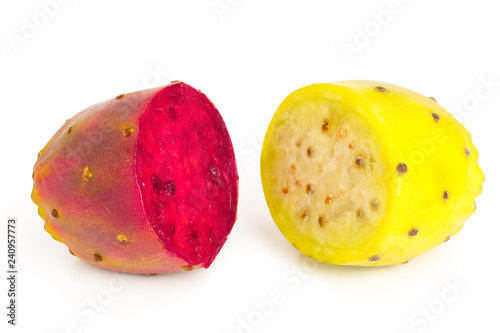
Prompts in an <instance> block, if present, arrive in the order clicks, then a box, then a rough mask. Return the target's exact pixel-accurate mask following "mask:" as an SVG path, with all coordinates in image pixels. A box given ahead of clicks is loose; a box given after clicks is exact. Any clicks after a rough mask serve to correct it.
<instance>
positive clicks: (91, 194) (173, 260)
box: [32, 81, 238, 274]
mask: <svg viewBox="0 0 500 333" xmlns="http://www.w3.org/2000/svg"><path fill="white" fill-rule="evenodd" d="M174 90H176V91H180V94H181V95H182V94H184V93H191V94H193V93H194V94H199V97H198V99H199V100H200V101H201V102H200V103H205V105H206V106H207V107H208V108H213V110H215V111H214V114H213V117H214V119H216V120H217V121H218V126H219V127H220V131H221V136H223V137H224V139H225V140H226V141H225V143H224V144H225V149H226V150H227V153H228V156H230V158H229V160H228V161H227V170H228V171H227V172H228V173H229V174H230V176H231V177H232V178H231V182H230V186H229V188H228V189H227V192H228V196H229V197H230V199H229V200H230V209H229V212H227V213H228V214H229V215H230V216H229V217H228V218H229V220H230V222H229V225H228V226H227V228H228V231H227V234H228V233H229V231H230V230H231V228H232V226H233V224H234V222H235V220H236V206H237V197H238V193H237V192H238V189H237V187H238V184H237V183H238V176H237V170H236V162H235V159H234V152H233V150H232V145H231V140H230V138H229V134H228V133H227V130H226V128H225V125H224V122H223V120H222V118H221V117H220V115H219V114H218V112H217V110H216V109H215V107H214V106H213V104H212V103H211V102H210V101H209V100H208V99H207V98H206V96H205V95H203V94H202V93H200V92H199V91H198V92H196V90H195V89H194V88H192V87H190V86H188V85H187V84H185V83H182V82H178V81H174V82H172V83H171V84H169V85H167V86H164V87H158V88H152V89H148V90H143V91H137V92H133V93H130V94H122V95H119V96H117V97H116V98H113V99H110V100H107V101H104V102H102V103H99V104H96V105H93V106H91V107H89V108H87V109H85V110H83V111H81V112H80V113H78V114H77V115H75V116H74V117H73V118H71V119H68V120H67V121H66V123H65V124H64V125H63V126H62V127H61V128H60V129H59V130H58V131H57V133H56V134H55V135H54V136H53V137H52V138H51V139H50V141H49V142H48V143H47V145H46V146H45V147H44V148H43V149H42V150H41V151H40V153H39V157H38V160H37V161H36V164H35V166H34V173H33V179H34V186H33V191H32V200H33V202H34V203H35V204H36V205H38V206H39V208H38V212H39V215H40V216H41V217H42V218H43V219H44V220H45V226H44V228H45V230H46V231H47V232H48V233H49V234H51V235H52V237H53V238H54V239H56V240H58V241H60V242H63V243H64V244H66V245H67V246H68V248H69V249H70V252H71V253H72V254H74V255H75V256H77V257H80V258H82V259H84V260H86V261H88V262H90V263H93V264H96V265H99V266H101V267H104V268H108V269H112V270H118V271H124V272H131V273H145V274H154V273H164V272H172V271H180V270H184V271H186V270H192V269H193V268H200V267H208V266H209V265H210V264H211V262H201V263H197V264H192V263H190V262H187V261H186V260H184V259H182V258H181V257H180V256H179V255H176V254H175V253H172V252H169V251H167V250H166V249H165V246H164V244H163V243H162V242H161V241H160V240H159V238H158V236H157V234H156V233H155V231H154V230H153V229H152V227H151V224H150V223H151V221H149V220H148V217H147V215H146V213H145V209H144V205H143V198H142V196H141V192H140V190H139V184H138V179H137V175H136V172H135V166H136V157H137V156H136V155H137V151H136V147H137V142H138V137H139V134H140V133H141V128H140V123H139V119H140V117H141V115H142V114H143V113H144V112H145V110H147V109H148V105H149V104H150V103H152V102H151V101H152V100H153V99H154V98H155V97H156V96H160V94H173V92H172V91H174ZM198 149H203V147H199V148H198ZM224 242H225V239H224V240H223V241H222V242H221V244H218V245H219V247H218V248H217V249H216V252H215V253H214V256H215V255H216V254H217V252H218V251H219V250H220V248H221V247H222V245H223V244H224ZM212 260H213V258H212Z"/></svg>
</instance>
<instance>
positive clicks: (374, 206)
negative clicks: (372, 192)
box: [370, 199, 378, 211]
mask: <svg viewBox="0 0 500 333" xmlns="http://www.w3.org/2000/svg"><path fill="white" fill-rule="evenodd" d="M370 209H371V210H372V211H376V210H377V209H378V203H377V201H375V199H373V200H372V201H370Z"/></svg>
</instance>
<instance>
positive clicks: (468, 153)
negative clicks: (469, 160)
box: [465, 148, 470, 157]
mask: <svg viewBox="0 0 500 333" xmlns="http://www.w3.org/2000/svg"><path fill="white" fill-rule="evenodd" d="M469 155H470V151H469V149H467V148H465V157H469Z"/></svg>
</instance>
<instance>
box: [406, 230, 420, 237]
mask: <svg viewBox="0 0 500 333" xmlns="http://www.w3.org/2000/svg"><path fill="white" fill-rule="evenodd" d="M417 234H418V228H413V229H411V230H410V231H409V232H408V237H414V236H416V235H417Z"/></svg>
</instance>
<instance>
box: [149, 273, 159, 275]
mask: <svg viewBox="0 0 500 333" xmlns="http://www.w3.org/2000/svg"><path fill="white" fill-rule="evenodd" d="M155 275H158V273H148V276H155Z"/></svg>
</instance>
